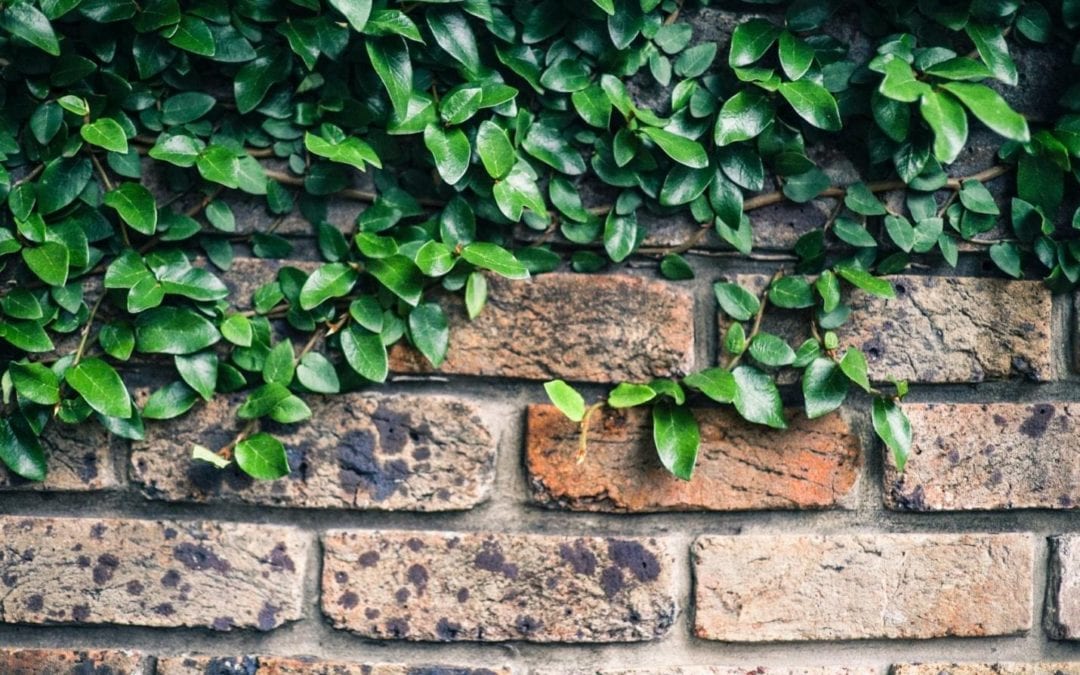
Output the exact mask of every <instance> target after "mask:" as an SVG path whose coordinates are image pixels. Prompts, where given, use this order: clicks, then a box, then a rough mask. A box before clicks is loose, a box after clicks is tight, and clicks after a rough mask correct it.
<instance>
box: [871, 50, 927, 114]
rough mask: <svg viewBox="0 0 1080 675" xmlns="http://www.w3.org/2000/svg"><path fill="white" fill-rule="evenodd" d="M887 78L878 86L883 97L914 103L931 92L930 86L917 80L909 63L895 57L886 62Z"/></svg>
mask: <svg viewBox="0 0 1080 675" xmlns="http://www.w3.org/2000/svg"><path fill="white" fill-rule="evenodd" d="M884 67H885V78H884V79H883V80H882V81H881V84H880V85H878V91H880V92H881V93H882V95H883V96H885V97H887V98H890V99H892V100H894V101H900V102H902V103H914V102H915V101H917V100H919V97H920V96H922V95H923V94H926V93H927V92H929V91H930V85H928V84H927V83H925V82H920V81H919V80H917V79H915V71H913V70H912V69H911V66H910V65H908V63H907V61H904V60H903V59H901V58H899V57H897V56H894V57H893V58H891V59H889V60H888V61H886V62H885V66H884Z"/></svg>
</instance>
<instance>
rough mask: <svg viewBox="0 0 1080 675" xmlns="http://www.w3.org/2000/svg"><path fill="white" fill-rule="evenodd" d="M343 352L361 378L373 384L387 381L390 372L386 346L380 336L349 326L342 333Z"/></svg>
mask: <svg viewBox="0 0 1080 675" xmlns="http://www.w3.org/2000/svg"><path fill="white" fill-rule="evenodd" d="M341 352H342V354H344V356H345V361H346V362H347V363H348V364H349V366H350V367H351V368H352V369H353V370H355V371H356V372H357V374H359V375H360V376H361V377H363V378H365V379H368V380H371V381H372V382H385V381H386V375H387V373H388V372H389V366H388V359H387V356H386V345H385V344H383V341H382V338H381V337H380V336H379V335H378V334H376V333H371V332H368V331H364V330H358V329H356V328H354V327H352V326H349V327H348V328H346V329H345V330H344V331H342V333H341Z"/></svg>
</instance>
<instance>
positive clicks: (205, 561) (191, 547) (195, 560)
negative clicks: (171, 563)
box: [173, 542, 232, 574]
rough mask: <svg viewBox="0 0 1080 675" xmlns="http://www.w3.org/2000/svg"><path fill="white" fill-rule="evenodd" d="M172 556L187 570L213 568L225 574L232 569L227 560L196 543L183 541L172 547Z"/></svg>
mask: <svg viewBox="0 0 1080 675" xmlns="http://www.w3.org/2000/svg"><path fill="white" fill-rule="evenodd" d="M173 558H175V559H176V560H178V561H180V562H181V563H183V564H184V566H185V567H187V568H188V569H189V570H198V571H200V572H201V571H205V570H214V571H215V572H220V573H221V574H226V573H227V572H228V571H229V570H231V569H232V565H230V564H229V562H228V561H227V560H222V559H221V558H219V557H218V556H217V554H216V553H214V552H213V551H211V550H210V549H208V548H206V547H205V546H200V545H198V544H192V543H190V542H185V543H183V544H180V545H178V546H176V547H175V548H173Z"/></svg>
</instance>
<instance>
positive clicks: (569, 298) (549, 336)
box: [391, 274, 694, 382]
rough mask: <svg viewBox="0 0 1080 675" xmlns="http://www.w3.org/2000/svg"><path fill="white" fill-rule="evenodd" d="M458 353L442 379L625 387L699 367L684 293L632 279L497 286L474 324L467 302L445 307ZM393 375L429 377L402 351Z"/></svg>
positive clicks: (578, 278)
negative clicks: (548, 381) (515, 379)
mask: <svg viewBox="0 0 1080 675" xmlns="http://www.w3.org/2000/svg"><path fill="white" fill-rule="evenodd" d="M443 303H444V307H445V309H446V311H447V316H448V317H449V319H450V351H449V354H448V356H447V359H446V362H445V363H443V365H442V366H441V367H440V368H439V369H438V372H441V373H450V374H460V375H488V376H495V377H519V378H525V379H531V380H546V379H551V378H563V379H567V380H576V381H591V382H618V381H623V380H634V381H640V380H648V379H651V378H653V377H663V376H669V375H680V374H684V373H687V372H689V371H691V370H693V368H694V299H693V296H692V295H691V294H690V292H689V291H688V290H686V288H685V287H682V286H678V285H675V284H670V283H666V282H664V281H657V280H653V279H646V278H643V277H636V276H625V275H588V274H543V275H540V276H537V277H535V278H533V279H531V280H528V281H510V280H506V279H502V278H501V277H492V278H491V279H490V281H489V298H488V303H487V306H486V307H485V308H484V311H483V312H481V314H480V316H478V317H477V318H476V319H474V320H472V321H469V320H468V318H467V317H466V315H465V309H464V305H463V303H462V301H461V299H460V297H458V296H456V295H455V296H450V297H446V298H444V300H443ZM391 369H392V370H395V371H399V372H429V371H430V370H431V368H430V364H428V363H427V361H426V360H424V359H423V357H422V356H420V355H419V353H417V352H415V351H414V350H412V349H410V348H408V347H407V346H405V345H404V344H399V345H398V346H397V347H395V348H394V349H393V350H392V353H391Z"/></svg>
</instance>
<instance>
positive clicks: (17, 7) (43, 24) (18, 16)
mask: <svg viewBox="0 0 1080 675" xmlns="http://www.w3.org/2000/svg"><path fill="white" fill-rule="evenodd" d="M0 28H2V29H4V31H5V32H8V33H11V34H12V35H15V36H17V37H19V38H22V39H23V40H26V41H27V42H29V43H30V44H32V45H34V46H35V47H37V48H38V49H40V50H41V51H43V52H45V53H46V54H52V55H53V56H60V42H59V41H57V39H56V33H54V32H53V28H52V25H51V24H50V23H49V19H48V18H47V17H46V16H45V15H44V14H42V13H41V10H39V9H38V8H37V7H35V6H34V5H33V3H29V2H13V3H11V4H9V5H7V6H6V7H4V10H3V12H0ZM44 477H45V472H44V469H43V470H42V472H41V478H37V479H33V480H42V479H43V478H44Z"/></svg>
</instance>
